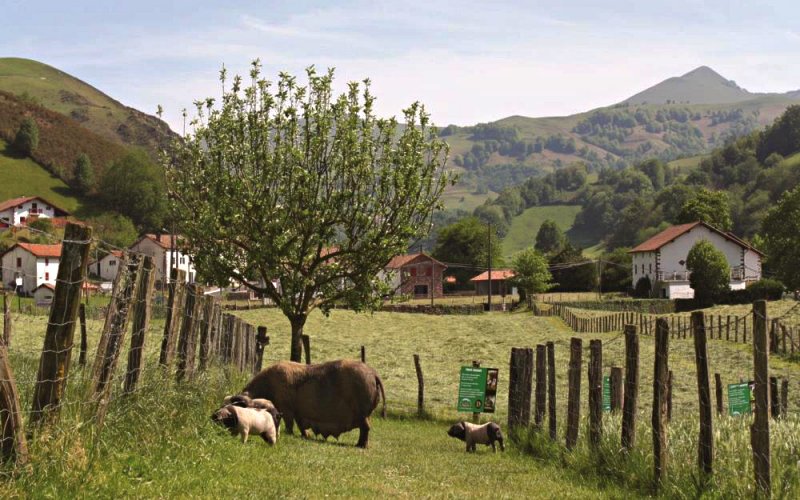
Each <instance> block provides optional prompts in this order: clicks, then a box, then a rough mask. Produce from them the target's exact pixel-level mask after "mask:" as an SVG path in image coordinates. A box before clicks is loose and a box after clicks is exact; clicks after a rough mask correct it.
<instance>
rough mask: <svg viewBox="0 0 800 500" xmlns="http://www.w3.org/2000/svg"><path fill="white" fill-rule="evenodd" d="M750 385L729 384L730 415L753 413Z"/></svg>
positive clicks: (745, 383)
mask: <svg viewBox="0 0 800 500" xmlns="http://www.w3.org/2000/svg"><path fill="white" fill-rule="evenodd" d="M750 395H751V393H750V384H749V383H747V382H744V383H741V384H728V413H729V414H730V416H732V417H735V416H737V415H746V414H748V413H752V408H751V406H750V399H751V397H750Z"/></svg>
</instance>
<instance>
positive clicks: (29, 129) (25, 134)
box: [14, 117, 39, 156]
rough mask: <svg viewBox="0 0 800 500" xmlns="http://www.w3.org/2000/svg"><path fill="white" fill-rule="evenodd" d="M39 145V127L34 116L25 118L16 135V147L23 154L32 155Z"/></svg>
mask: <svg viewBox="0 0 800 500" xmlns="http://www.w3.org/2000/svg"><path fill="white" fill-rule="evenodd" d="M38 146H39V127H38V126H37V125H36V122H35V121H33V118H30V117H29V118H25V119H24V120H22V124H20V126H19V129H18V130H17V134H16V135H15V136H14V149H15V150H16V151H17V153H19V154H21V155H23V156H30V155H31V154H32V153H33V152H34V151H35V150H36V148H37V147H38Z"/></svg>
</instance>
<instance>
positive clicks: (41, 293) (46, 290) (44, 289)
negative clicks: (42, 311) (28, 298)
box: [33, 283, 56, 306]
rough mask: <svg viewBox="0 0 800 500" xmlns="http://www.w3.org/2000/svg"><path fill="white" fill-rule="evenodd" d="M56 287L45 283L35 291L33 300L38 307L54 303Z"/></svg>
mask: <svg viewBox="0 0 800 500" xmlns="http://www.w3.org/2000/svg"><path fill="white" fill-rule="evenodd" d="M55 293H56V287H54V286H53V285H51V284H50V283H43V284H41V285H39V286H38V287H37V288H36V290H34V291H33V299H34V300H35V301H36V305H37V306H47V305H50V304H52V303H53V296H54V295H55Z"/></svg>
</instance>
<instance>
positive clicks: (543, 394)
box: [533, 344, 547, 430]
mask: <svg viewBox="0 0 800 500" xmlns="http://www.w3.org/2000/svg"><path fill="white" fill-rule="evenodd" d="M535 395H536V404H535V406H536V412H535V413H534V420H533V421H534V425H535V426H536V428H537V429H540V430H541V428H542V426H543V424H544V413H545V408H546V407H547V347H546V346H545V345H544V344H539V345H537V346H536V391H535Z"/></svg>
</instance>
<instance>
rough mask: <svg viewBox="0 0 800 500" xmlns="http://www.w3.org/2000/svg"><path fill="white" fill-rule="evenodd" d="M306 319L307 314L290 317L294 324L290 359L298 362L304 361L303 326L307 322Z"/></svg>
mask: <svg viewBox="0 0 800 500" xmlns="http://www.w3.org/2000/svg"><path fill="white" fill-rule="evenodd" d="M306 319H307V316H295V317H293V318H289V322H290V323H291V324H292V340H291V342H292V344H291V348H292V349H291V354H290V357H289V359H290V360H291V361H294V362H297V363H302V362H303V327H304V326H305V324H306Z"/></svg>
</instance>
